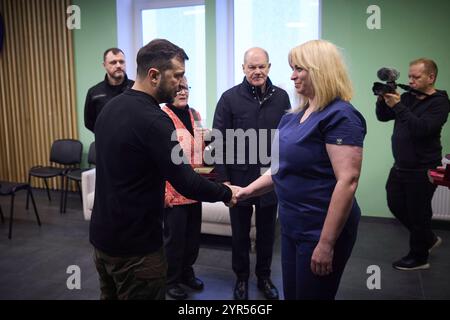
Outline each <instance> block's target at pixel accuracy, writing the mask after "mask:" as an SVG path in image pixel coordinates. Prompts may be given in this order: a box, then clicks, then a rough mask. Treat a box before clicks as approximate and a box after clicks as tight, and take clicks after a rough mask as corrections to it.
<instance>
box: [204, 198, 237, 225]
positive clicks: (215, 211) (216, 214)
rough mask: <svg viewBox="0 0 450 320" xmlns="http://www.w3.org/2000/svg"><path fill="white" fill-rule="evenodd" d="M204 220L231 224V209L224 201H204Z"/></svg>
mask: <svg viewBox="0 0 450 320" xmlns="http://www.w3.org/2000/svg"><path fill="white" fill-rule="evenodd" d="M202 221H206V222H212V223H222V224H230V211H229V209H228V207H227V206H226V205H224V204H223V203H222V202H214V203H209V202H203V203H202Z"/></svg>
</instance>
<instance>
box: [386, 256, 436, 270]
mask: <svg viewBox="0 0 450 320" xmlns="http://www.w3.org/2000/svg"><path fill="white" fill-rule="evenodd" d="M392 267H393V268H395V269H397V270H404V271H409V270H425V269H429V268H430V264H429V263H428V262H427V261H426V260H425V261H421V260H418V259H416V258H414V257H413V256H411V255H407V256H406V257H403V258H401V259H400V260H398V261H395V262H394V263H393V264H392Z"/></svg>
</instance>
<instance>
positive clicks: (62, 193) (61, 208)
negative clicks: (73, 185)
mask: <svg viewBox="0 0 450 320" xmlns="http://www.w3.org/2000/svg"><path fill="white" fill-rule="evenodd" d="M64 189H65V185H64V176H63V175H61V200H60V202H59V213H60V214H63V213H64Z"/></svg>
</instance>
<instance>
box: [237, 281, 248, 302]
mask: <svg viewBox="0 0 450 320" xmlns="http://www.w3.org/2000/svg"><path fill="white" fill-rule="evenodd" d="M234 300H248V281H247V280H239V279H238V280H237V281H236V284H235V286H234Z"/></svg>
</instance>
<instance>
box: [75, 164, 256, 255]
mask: <svg viewBox="0 0 450 320" xmlns="http://www.w3.org/2000/svg"><path fill="white" fill-rule="evenodd" d="M81 193H82V197H83V215H84V219H85V220H90V219H91V213H92V208H93V206H94V195H95V168H94V169H91V170H88V171H85V172H83V173H82V175H81ZM253 212H254V207H253ZM201 232H202V233H205V234H212V235H219V236H231V223H230V213H229V209H228V207H227V206H225V204H223V203H222V202H215V203H209V202H203V203H202V229H201ZM250 239H251V241H252V248H254V246H255V239H256V227H255V214H253V216H252V224H251V229H250Z"/></svg>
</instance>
